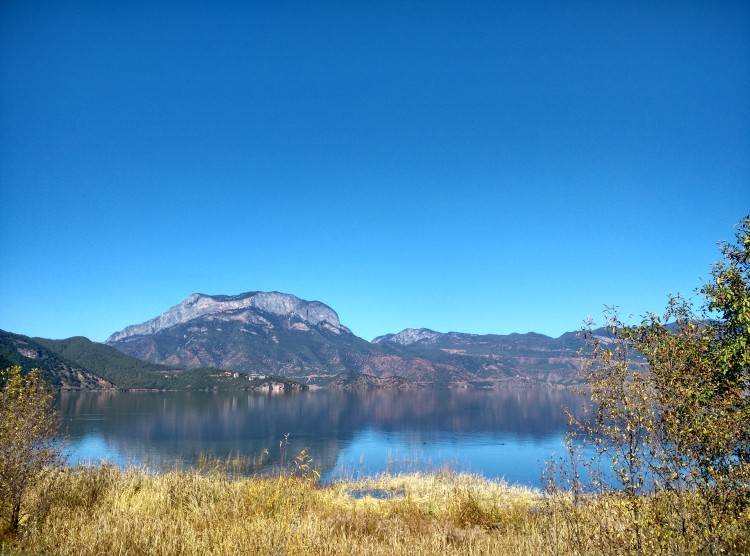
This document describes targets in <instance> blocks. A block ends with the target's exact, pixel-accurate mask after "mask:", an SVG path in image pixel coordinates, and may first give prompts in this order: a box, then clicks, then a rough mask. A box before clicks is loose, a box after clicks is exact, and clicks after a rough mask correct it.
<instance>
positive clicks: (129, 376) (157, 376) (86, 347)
mask: <svg viewBox="0 0 750 556" xmlns="http://www.w3.org/2000/svg"><path fill="white" fill-rule="evenodd" d="M33 341H34V342H36V343H37V344H39V345H41V346H43V347H45V348H46V349H48V350H50V351H51V352H53V353H55V354H56V355H57V356H59V357H62V358H64V359H66V360H68V361H72V362H74V363H76V364H78V365H80V366H81V367H83V368H86V369H90V370H91V371H93V372H95V373H96V374H97V375H99V376H101V377H103V378H104V379H106V380H107V381H109V382H110V383H112V384H113V385H114V386H116V387H117V388H123V389H168V390H185V389H193V390H196V389H213V388H223V389H246V390H283V391H289V390H298V389H300V385H298V384H296V383H293V382H292V381H288V380H285V379H282V378H279V377H273V376H265V375H264V376H250V375H248V374H242V373H237V372H229V371H225V370H222V369H215V368H193V369H184V368H178V367H174V366H167V365H156V364H153V363H148V362H146V361H141V360H139V359H136V358H135V357H130V356H128V355H125V354H124V353H122V352H120V351H117V350H116V349H115V348H113V347H111V346H108V345H105V344H100V343H98V342H92V341H91V340H89V339H88V338H84V337H83V336H75V337H73V338H67V339H65V340H48V339H45V338H33Z"/></svg>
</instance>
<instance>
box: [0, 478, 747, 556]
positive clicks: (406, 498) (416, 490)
mask: <svg viewBox="0 0 750 556" xmlns="http://www.w3.org/2000/svg"><path fill="white" fill-rule="evenodd" d="M648 506H649V504H646V505H644V508H646V507H648ZM25 510H26V511H25V517H24V518H23V522H22V527H21V529H20V531H19V532H18V533H17V534H15V535H9V534H6V536H5V537H4V540H3V548H2V551H3V552H4V553H6V554H63V555H66V554H70V555H74V554H75V555H87V554H92V555H93V554H102V555H105V554H106V555H110V554H112V555H114V554H165V555H166V554H184V555H193V554H194V555H209V554H217V555H218V554H342V555H344V554H345V555H358V554H382V555H385V554H417V555H419V554H425V555H427V554H429V555H437V554H512V555H514V556H521V555H539V554H623V553H638V551H639V550H640V552H641V553H644V554H651V553H665V554H684V553H694V552H699V551H700V550H701V549H700V547H699V545H696V544H694V543H695V542H699V539H698V540H696V539H692V540H691V539H690V538H686V539H681V538H679V537H678V536H675V537H674V538H669V537H668V536H667V535H664V534H663V533H664V531H662V530H660V529H659V528H658V527H654V528H653V530H651V531H645V530H644V531H642V533H643V534H644V539H646V541H647V542H648V543H649V544H648V545H642V546H641V548H640V549H638V548H637V546H636V545H635V544H634V542H633V538H632V534H631V533H632V531H631V529H632V527H630V526H629V522H628V517H627V516H628V515H629V514H628V511H627V507H626V505H625V503H624V502H623V501H621V500H617V499H607V500H602V499H595V498H594V499H591V500H589V501H587V502H585V503H579V504H573V503H572V500H571V499H570V497H569V495H558V496H556V497H553V498H549V497H548V496H544V495H543V494H542V493H541V492H539V491H535V490H530V489H526V488H522V487H513V486H508V485H506V484H504V483H502V482H497V481H487V480H484V479H482V478H479V477H475V476H468V475H456V474H447V473H446V474H431V475H419V474H411V475H400V476H382V477H377V478H373V479H369V480H362V481H349V482H337V483H334V484H332V485H328V486H320V485H318V484H317V483H316V482H315V481H313V480H310V479H304V478H296V477H291V476H279V477H266V478H260V477H256V478H244V479H242V478H236V479H232V478H230V477H229V476H228V475H226V474H221V473H218V472H216V473H199V472H197V471H194V472H173V473H164V474H151V473H148V472H146V471H144V470H139V469H131V470H125V471H122V470H119V469H116V468H112V467H94V468H79V469H64V470H60V471H55V472H54V473H51V474H49V476H48V477H47V478H46V480H45V482H44V485H43V486H41V487H39V488H38V489H37V490H35V491H34V493H33V495H32V496H31V497H30V499H29V503H28V504H27V507H26V508H25ZM646 513H647V512H646ZM746 517H747V516H746ZM644 523H645V522H644ZM748 523H750V518H748V519H745V520H740V521H738V522H736V523H734V524H731V527H729V528H728V529H727V530H726V531H725V532H724V533H723V538H724V541H723V550H724V553H737V554H741V553H743V552H744V551H745V550H750V541H748V538H747V533H748V531H750V528H748ZM691 543H693V544H691Z"/></svg>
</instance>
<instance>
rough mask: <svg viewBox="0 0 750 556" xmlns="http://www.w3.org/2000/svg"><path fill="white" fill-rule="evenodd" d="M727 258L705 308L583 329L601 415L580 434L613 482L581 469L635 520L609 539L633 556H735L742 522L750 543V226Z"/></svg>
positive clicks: (675, 300) (675, 306)
mask: <svg viewBox="0 0 750 556" xmlns="http://www.w3.org/2000/svg"><path fill="white" fill-rule="evenodd" d="M722 252H723V255H724V260H723V261H721V262H719V263H718V264H716V265H715V266H714V269H713V273H712V281H711V282H710V283H708V284H706V285H705V286H704V287H703V288H702V289H701V290H700V291H701V292H702V293H703V294H704V296H705V298H706V303H705V307H703V308H702V310H700V311H696V310H695V309H694V308H693V306H692V305H691V304H690V303H689V302H687V301H685V300H684V299H682V298H680V297H672V298H670V300H669V304H668V306H667V310H666V311H665V313H664V314H663V315H661V316H659V315H656V314H649V315H647V316H646V317H645V318H644V319H643V321H642V322H641V323H640V324H638V325H635V326H627V325H625V324H624V323H623V322H621V321H620V319H619V318H618V317H617V314H616V312H614V311H609V312H608V314H607V316H608V333H607V334H604V335H602V334H594V333H592V331H591V329H590V328H589V329H588V330H587V331H586V336H587V337H588V340H589V342H590V346H591V348H592V357H591V358H589V359H587V360H586V363H585V366H584V375H585V377H586V381H587V384H588V387H589V393H590V396H591V399H592V401H593V402H594V404H595V406H596V408H597V409H596V412H595V415H593V419H591V420H586V421H579V422H578V425H579V431H582V432H583V433H584V434H583V437H584V439H585V441H587V442H588V443H589V444H590V445H592V446H593V448H594V450H595V452H596V454H597V457H598V458H601V459H604V460H605V461H608V465H609V467H610V469H611V471H612V473H613V474H614V477H615V479H616V480H615V484H614V485H612V484H610V483H609V482H608V481H606V480H604V479H603V478H602V477H601V476H599V475H598V474H597V470H596V467H595V461H585V460H584V462H585V463H586V464H587V465H588V466H589V467H590V473H591V474H592V476H593V477H594V480H593V486H594V487H595V489H596V491H597V492H598V494H599V495H600V497H601V496H603V497H611V498H615V499H618V500H621V504H622V508H623V509H624V510H625V511H626V513H627V521H628V522H629V523H630V524H631V525H630V526H629V527H628V528H627V530H625V531H622V530H620V529H617V528H613V529H611V530H609V529H608V530H606V531H605V533H606V534H607V535H611V537H612V542H617V543H619V546H622V547H623V551H624V552H633V553H652V552H660V551H661V552H671V551H672V550H673V547H674V546H679V547H681V548H680V550H679V551H681V552H689V553H692V552H699V553H726V552H729V553H733V552H734V551H735V549H736V547H737V544H736V542H737V541H736V533H737V528H736V524H737V523H742V524H744V533H745V534H747V535H749V536H750V530H748V519H747V517H748V516H747V514H748V512H750V364H749V363H750V353H749V352H748V345H749V344H748V341H749V339H750V329H749V328H748V323H750V263H749V261H750V218H746V219H745V220H744V221H743V223H742V225H741V226H740V229H739V232H738V234H737V241H736V243H734V244H724V245H723V246H722ZM644 362H645V364H646V368H645V369H644V368H643V363H644ZM571 440H572V441H571V448H573V447H574V446H575V443H574V439H571ZM575 457H576V456H575V454H574V458H575ZM571 484H572V485H573V487H574V489H573V490H574V493H575V494H577V493H580V492H582V484H581V481H580V480H579V478H578V477H577V476H575V477H573V479H572V481H571ZM574 498H575V497H574ZM655 535H656V537H655ZM605 536H606V535H605ZM675 543H676V544H675ZM670 547H671V548H670Z"/></svg>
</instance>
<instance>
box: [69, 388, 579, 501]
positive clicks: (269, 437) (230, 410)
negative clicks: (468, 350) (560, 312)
mask: <svg viewBox="0 0 750 556" xmlns="http://www.w3.org/2000/svg"><path fill="white" fill-rule="evenodd" d="M58 404H59V410H60V414H61V417H62V420H63V428H64V431H65V434H66V437H67V453H68V457H69V459H68V461H69V463H70V464H73V465H75V464H80V463H89V462H90V463H93V462H99V461H109V462H111V463H114V464H117V465H129V464H137V465H148V466H150V467H153V468H157V469H168V468H175V467H188V466H190V465H192V464H194V463H195V462H196V461H197V459H198V458H199V457H200V455H201V454H205V455H209V456H215V457H220V458H226V457H227V456H229V455H236V454H240V455H243V456H248V457H253V456H258V455H259V454H260V453H261V452H262V450H263V449H264V448H265V449H268V450H269V458H270V459H269V462H268V464H267V465H266V466H265V469H270V468H272V466H273V465H278V462H279V460H280V459H281V457H284V456H283V455H282V453H281V452H280V448H279V441H280V439H281V438H283V437H284V435H285V434H288V435H289V437H288V438H289V439H288V448H286V454H292V455H293V454H295V453H297V452H298V451H299V450H301V449H303V448H306V449H308V450H309V452H310V454H311V456H312V457H313V460H314V462H315V465H316V466H317V467H319V468H320V470H321V472H322V475H323V479H324V480H333V479H337V478H342V477H352V476H361V475H368V474H376V473H380V472H383V471H391V472H400V471H414V470H436V469H443V468H450V469H453V470H457V471H468V472H474V473H480V474H482V475H485V476H487V477H491V478H504V479H506V480H507V481H509V482H512V483H520V484H525V485H531V486H539V484H540V479H541V472H542V469H543V466H544V463H545V461H547V460H548V458H550V457H551V456H553V455H554V454H558V455H560V454H561V453H562V452H563V445H562V441H563V437H564V435H565V433H566V431H567V419H566V417H565V414H564V412H563V408H565V407H567V408H570V409H571V410H573V411H574V412H576V413H578V412H580V411H581V409H582V407H583V400H582V399H581V398H580V397H578V396H577V395H575V394H574V393H572V392H571V391H569V390H566V389H557V388H550V387H541V386H523V387H522V386H513V387H507V388H504V389H501V390H497V391H462V390H459V391H456V390H438V391H413V392H398V391H396V392H393V391H375V392H367V393H344V392H332V391H325V390H319V391H313V392H305V393H301V394H291V395H259V394H253V393H244V392H106V391H103V392H62V393H61V394H60V398H59V401H58ZM286 457H288V456H286Z"/></svg>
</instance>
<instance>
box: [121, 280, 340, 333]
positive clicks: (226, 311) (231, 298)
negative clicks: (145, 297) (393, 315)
mask: <svg viewBox="0 0 750 556" xmlns="http://www.w3.org/2000/svg"><path fill="white" fill-rule="evenodd" d="M258 313H268V314H269V315H274V316H276V317H283V318H287V319H290V320H292V319H294V320H295V321H298V322H301V323H306V324H310V325H313V326H318V325H320V326H323V327H325V328H326V329H328V330H330V331H331V332H334V333H340V332H349V329H348V328H346V327H342V326H341V323H340V322H339V316H338V315H337V314H336V311H334V310H333V309H331V308H330V307H328V306H327V305H324V304H323V303H320V302H319V301H304V300H302V299H300V298H298V297H297V296H294V295H291V294H287V293H279V292H248V293H243V294H239V295H206V294H202V293H194V294H192V295H189V296H188V297H187V298H186V299H185V300H184V301H182V302H181V303H179V304H178V305H175V306H174V307H172V308H171V309H169V310H168V311H166V312H164V313H162V314H161V315H159V316H158V317H156V318H153V319H151V320H148V321H146V322H144V323H142V324H135V325H132V326H128V327H126V328H124V329H123V330H121V331H119V332H115V333H114V334H112V335H111V336H110V337H109V338H107V343H108V344H114V343H116V342H118V341H120V340H124V339H126V338H130V337H133V336H144V335H149V334H156V333H157V332H160V331H162V330H165V329H167V328H171V327H173V326H177V325H179V324H185V323H187V322H190V321H192V320H195V319H199V318H203V317H211V316H213V317H214V320H227V319H230V320H236V321H243V320H244V321H245V322H247V323H252V324H267V322H266V321H265V320H264V319H262V317H260V318H259V317H258Z"/></svg>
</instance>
